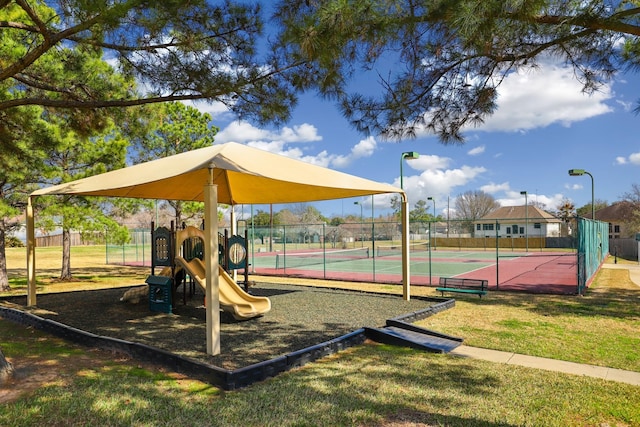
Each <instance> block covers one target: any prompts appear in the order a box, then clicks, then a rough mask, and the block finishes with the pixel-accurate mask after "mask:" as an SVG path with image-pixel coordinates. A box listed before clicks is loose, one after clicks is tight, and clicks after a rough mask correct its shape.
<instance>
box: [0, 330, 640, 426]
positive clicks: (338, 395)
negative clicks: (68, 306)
mask: <svg viewBox="0 0 640 427" xmlns="http://www.w3.org/2000/svg"><path fill="white" fill-rule="evenodd" d="M6 324H7V322H5V321H0V331H2V334H5V333H6V332H7V326H6ZM11 327H12V326H10V328H11ZM29 335H30V336H29V337H28V338H30V339H29V340H27V341H26V342H23V343H22V344H21V346H22V347H21V348H22V350H21V351H20V352H19V353H18V357H17V358H18V359H19V358H21V357H28V355H29V354H33V352H38V351H40V348H42V347H44V348H59V350H57V352H51V353H50V354H49V355H48V358H49V359H51V360H53V361H56V360H57V361H58V362H57V363H58V366H56V365H54V364H52V369H60V371H61V375H60V376H59V377H58V379H57V380H56V381H52V382H50V383H47V384H45V385H44V386H42V387H40V388H39V389H37V390H35V391H33V392H31V393H29V395H28V396H24V397H23V398H21V399H18V400H17V401H14V402H12V403H9V404H4V405H0V425H12V426H16V427H18V426H33V425H41V424H45V425H48V426H83V425H90V424H94V423H96V422H97V423H98V424H99V425H101V426H120V425H130V426H146V425H149V426H158V425H212V426H218V425H219V426H232V425H233V426H235V425H244V426H306V425H309V426H352V425H382V426H384V425H389V426H408V425H422V426H426V425H453V426H487V425H491V426H508V425H509V426H513V425H535V426H589V425H593V426H603V425H612V426H613V425H617V426H624V425H639V424H640V393H638V387H634V386H631V385H627V384H622V383H615V382H608V381H605V380H601V379H595V378H588V377H579V376H572V375H567V374H558V373H553V372H547V371H540V370H536V369H531V368H524V367H519V366H512V365H509V366H505V365H500V364H494V363H490V362H485V361H481V360H473V359H465V358H459V357H451V356H447V355H439V354H432V353H424V352H419V351H414V350H409V349H404V348H398V347H393V346H386V345H377V344H368V345H363V346H359V347H357V348H352V349H349V350H347V351H344V352H341V353H339V354H337V355H334V356H331V357H327V358H325V359H322V360H320V361H318V362H315V363H312V364H309V365H306V366H305V367H303V368H300V369H296V370H294V371H291V372H289V373H286V374H282V375H279V376H278V377H276V378H272V379H270V380H267V381H264V382H262V383H258V384H255V385H253V386H251V387H248V388H246V389H242V390H239V391H233V392H222V391H220V390H218V389H216V388H213V387H211V386H208V385H207V384H204V383H200V382H197V381H192V380H189V379H188V378H183V377H177V376H175V375H171V374H168V373H163V372H160V371H158V370H153V369H148V368H145V367H141V366H138V365H136V364H131V363H127V362H126V361H118V360H115V361H114V360H110V359H109V356H110V355H108V354H104V353H102V352H92V353H90V352H87V351H86V350H84V349H78V348H77V347H75V346H73V345H71V344H68V343H64V342H61V341H60V340H58V339H56V338H52V337H49V336H46V335H44V334H42V333H39V332H38V331H30V332H29ZM10 340H11V341H20V340H21V338H20V337H15V336H12V337H11V338H10ZM11 348H15V346H14V347H11ZM78 352H81V353H83V354H84V357H85V358H90V359H91V362H92V363H89V361H88V360H84V361H83V362H82V363H79V364H75V366H74V365H73V364H70V363H69V362H71V361H73V360H76V359H77V358H78V356H77V354H78ZM61 365H64V366H61Z"/></svg>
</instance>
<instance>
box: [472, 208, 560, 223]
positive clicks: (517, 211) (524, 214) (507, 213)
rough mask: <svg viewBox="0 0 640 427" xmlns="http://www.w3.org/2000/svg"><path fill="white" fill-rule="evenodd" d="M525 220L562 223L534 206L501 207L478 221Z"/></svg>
mask: <svg viewBox="0 0 640 427" xmlns="http://www.w3.org/2000/svg"><path fill="white" fill-rule="evenodd" d="M510 219H513V220H523V221H524V220H525V219H528V220H529V221H536V222H562V221H561V220H559V219H558V218H556V217H554V216H553V215H551V214H550V213H548V212H545V211H543V210H542V209H539V208H537V207H535V206H531V205H529V206H525V205H522V206H502V207H500V208H498V209H496V210H494V211H492V212H490V213H489V214H487V215H485V216H483V217H482V218H480V219H479V220H476V222H478V221H487V220H494V221H495V220H510Z"/></svg>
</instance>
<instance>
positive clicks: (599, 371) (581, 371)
mask: <svg viewBox="0 0 640 427" xmlns="http://www.w3.org/2000/svg"><path fill="white" fill-rule="evenodd" d="M448 354H452V355H454V356H460V357H470V358H473V359H481V360H487V361H490V362H495V363H505V364H507V365H519V366H526V367H528V368H536V369H544V370H547V371H554V372H563V373H565V374H573V375H584V376H587V377H593V378H602V379H604V380H609V381H617V382H621V383H627V384H632V385H636V386H640V372H634V371H625V370H622V369H614V368H607V367H603V366H593V365H583V364H580V363H573V362H565V361H564V360H555V359H546V358H544V357H534V356H527V355H524V354H517V353H510V352H507V351H497V350H488V349H486V348H477V347H469V346H466V345H461V346H459V347H458V348H456V349H455V350H453V351H451V352H450V353H448Z"/></svg>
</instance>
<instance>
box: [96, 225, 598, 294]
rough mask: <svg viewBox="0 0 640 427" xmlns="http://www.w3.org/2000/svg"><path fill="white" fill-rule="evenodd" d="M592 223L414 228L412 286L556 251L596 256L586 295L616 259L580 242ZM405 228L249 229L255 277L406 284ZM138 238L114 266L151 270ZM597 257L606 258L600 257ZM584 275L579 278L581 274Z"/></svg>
mask: <svg viewBox="0 0 640 427" xmlns="http://www.w3.org/2000/svg"><path fill="white" fill-rule="evenodd" d="M584 221H587V222H586V223H584V222H582V221H580V220H579V219H577V220H576V221H575V222H574V223H573V224H566V223H563V222H562V221H560V220H557V222H554V223H553V224H555V225H552V224H546V223H535V222H533V221H530V220H527V219H526V218H521V219H514V218H509V219H502V220H492V221H490V222H484V223H483V222H478V221H468V220H467V221H465V220H450V221H433V222H413V223H411V224H410V236H409V237H410V245H409V248H410V257H411V263H410V265H411V280H412V283H415V284H432V283H433V282H434V279H435V280H437V278H438V277H440V276H452V275H457V274H460V271H464V270H461V268H462V267H460V268H457V267H459V266H460V265H462V264H466V266H467V267H473V268H478V269H479V268H482V267H483V266H484V265H485V264H486V265H489V264H496V263H497V264H498V266H499V265H500V263H506V262H507V261H509V262H511V261H512V260H513V258H514V257H516V256H519V254H522V256H529V257H531V256H534V255H544V254H545V253H547V252H555V253H559V254H561V255H563V256H565V257H566V258H571V257H574V258H575V261H572V262H576V263H577V262H578V258H579V257H578V252H579V251H582V252H586V253H587V254H588V256H587V257H586V258H585V259H586V262H587V266H586V267H585V268H583V269H582V270H581V271H583V273H582V276H581V277H577V278H576V281H578V280H580V281H581V283H582V284H581V285H579V286H578V287H579V289H584V287H585V286H586V285H587V284H588V281H589V280H590V278H591V276H592V275H593V274H594V272H595V271H596V270H597V266H599V264H598V263H599V262H601V260H602V259H603V257H604V256H605V255H606V254H607V253H608V242H607V244H606V245H603V244H602V242H600V241H599V240H598V239H597V238H595V240H594V238H593V237H592V238H590V239H589V242H590V243H589V244H586V245H581V244H580V233H582V234H583V235H584V236H591V235H593V234H595V235H598V233H602V230H603V227H604V226H602V225H601V224H606V223H600V222H599V221H590V220H584ZM592 223H596V224H592ZM580 224H582V225H580ZM585 224H587V225H585ZM598 224H599V225H598ZM249 225H250V224H249ZM401 229H402V228H401V224H400V223H399V222H394V221H391V222H389V221H377V220H376V221H374V222H371V221H369V222H367V221H363V222H356V223H353V222H351V223H342V224H339V225H328V224H321V223H309V224H303V223H299V224H280V225H277V226H274V227H272V228H270V227H258V226H254V227H251V226H249V227H248V228H247V233H248V236H249V240H248V246H249V247H248V248H247V252H248V254H249V263H250V272H251V273H254V274H265V275H284V276H288V275H296V276H304V277H311V278H321V279H336V280H352V281H363V282H374V283H375V282H378V283H401ZM220 231H221V232H223V231H224V230H220ZM244 232H245V227H243V226H240V227H239V229H238V231H237V233H238V234H241V235H244ZM131 236H132V238H131V241H130V243H128V244H124V245H122V244H120V245H113V244H110V243H109V242H108V238H107V243H106V253H107V255H106V258H107V263H109V264H127V265H145V266H148V265H150V264H151V247H150V245H151V232H150V230H148V229H135V230H132V231H131ZM600 236H608V234H607V233H604V234H600ZM593 242H597V243H593ZM594 251H595V252H598V251H599V253H596V255H593V253H594ZM505 265H506V264H505ZM594 266H596V267H595V268H594ZM454 267H456V268H454ZM538 268H539V269H543V268H544V266H542V267H538ZM538 272H540V271H538ZM580 274H581V273H576V276H579V275H580ZM492 281H493V282H494V283H495V284H497V285H500V284H501V283H502V281H503V279H502V278H501V277H498V276H497V275H496V277H495V278H494V279H493V280H492Z"/></svg>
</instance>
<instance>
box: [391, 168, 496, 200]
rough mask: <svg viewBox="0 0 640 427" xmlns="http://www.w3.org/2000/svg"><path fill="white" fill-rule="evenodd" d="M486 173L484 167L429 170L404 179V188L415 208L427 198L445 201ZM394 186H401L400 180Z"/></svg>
mask: <svg viewBox="0 0 640 427" xmlns="http://www.w3.org/2000/svg"><path fill="white" fill-rule="evenodd" d="M433 157H437V156H433ZM414 161H417V160H414ZM484 172H486V169H485V168H483V167H471V166H462V167H461V168H459V169H445V168H433V169H427V170H425V171H423V172H422V173H421V174H420V175H413V176H409V177H404V179H403V187H404V190H405V191H406V192H407V194H408V197H409V200H410V204H411V206H413V204H415V202H414V201H417V200H421V199H422V200H424V199H426V198H427V197H434V198H435V199H436V201H438V200H445V199H446V198H447V197H449V195H450V194H452V193H455V191H454V189H455V188H456V187H462V186H464V185H466V184H468V183H469V182H471V181H473V180H474V179H476V178H477V177H478V176H480V175H481V174H483V173H484ZM394 185H396V186H398V187H399V186H400V184H399V179H398V181H396V182H395V183H394Z"/></svg>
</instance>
